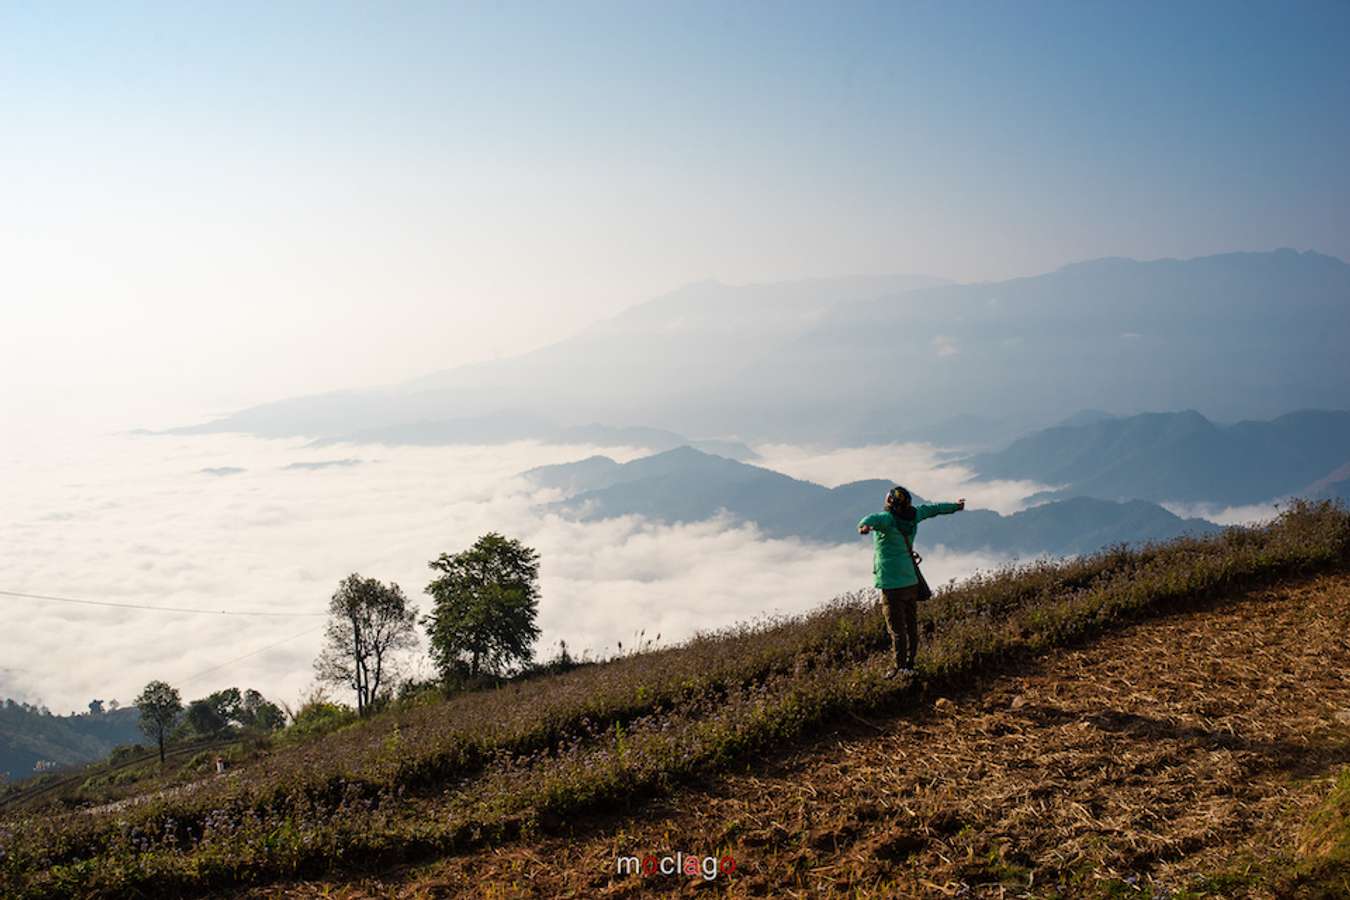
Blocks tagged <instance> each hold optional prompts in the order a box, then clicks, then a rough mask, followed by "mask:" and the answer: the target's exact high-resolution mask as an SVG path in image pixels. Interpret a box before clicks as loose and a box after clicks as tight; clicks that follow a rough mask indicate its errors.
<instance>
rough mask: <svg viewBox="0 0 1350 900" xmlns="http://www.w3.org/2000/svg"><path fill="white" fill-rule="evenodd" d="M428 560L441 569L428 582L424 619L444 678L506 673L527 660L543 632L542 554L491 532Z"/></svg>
mask: <svg viewBox="0 0 1350 900" xmlns="http://www.w3.org/2000/svg"><path fill="white" fill-rule="evenodd" d="M428 565H429V566H430V567H431V568H432V570H434V571H436V572H439V573H441V574H440V575H439V576H438V577H437V578H435V579H434V580H433V581H432V582H431V583H430V584H428V585H427V593H428V594H430V595H431V597H432V599H433V601H434V602H433V605H432V610H431V612H430V613H429V614H428V615H427V616H426V617H425V618H424V619H423V620H422V624H423V625H424V626H425V627H426V629H427V632H428V634H429V635H430V638H431V655H432V658H433V660H434V661H435V663H436V666H437V668H438V669H439V670H440V672H441V675H442V677H443V678H446V679H453V678H454V677H456V676H460V677H463V676H468V677H470V678H476V677H478V676H479V675H480V674H491V675H501V674H503V673H504V672H505V671H506V670H507V669H508V668H509V667H510V666H512V665H514V664H521V663H528V662H529V661H530V660H531V659H532V658H533V656H534V650H533V644H534V642H535V640H536V639H537V638H538V637H539V628H538V627H537V626H536V625H535V618H536V616H537V615H538V611H539V554H538V553H537V552H536V551H534V550H533V549H531V548H529V547H527V546H525V545H524V544H522V543H521V542H520V541H517V540H514V539H511V538H507V537H504V536H502V535H500V534H497V533H496V532H489V533H488V534H485V535H483V536H482V537H480V538H479V539H478V540H477V541H476V542H475V543H474V545H473V546H472V547H470V548H469V549H468V550H465V551H463V552H462V553H456V554H453V555H451V554H447V553H442V554H441V555H440V556H439V557H437V558H436V559H434V560H432V561H431V562H430V563H428Z"/></svg>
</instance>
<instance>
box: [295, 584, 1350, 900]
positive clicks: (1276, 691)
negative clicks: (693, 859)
mask: <svg viewBox="0 0 1350 900" xmlns="http://www.w3.org/2000/svg"><path fill="white" fill-rule="evenodd" d="M1348 634H1350V576H1347V575H1333V576H1323V577H1319V578H1316V579H1314V580H1310V581H1307V582H1306V583H1303V584H1299V585H1295V586H1291V587H1285V588H1273V589H1266V590H1260V591H1255V592H1251V593H1249V594H1248V595H1246V596H1245V597H1244V598H1243V599H1242V600H1241V601H1240V602H1238V603H1237V604H1235V605H1216V606H1215V607H1213V608H1210V609H1205V610H1201V611H1197V612H1192V613H1189V614H1184V615H1178V616H1173V617H1168V618H1164V619H1159V620H1154V621H1151V622H1147V623H1144V624H1140V625H1136V626H1133V627H1131V628H1129V629H1128V630H1126V631H1125V632H1123V633H1119V634H1115V635H1111V636H1107V637H1104V638H1102V639H1100V640H1099V641H1097V642H1095V643H1094V644H1092V645H1090V646H1083V647H1078V648H1075V649H1071V650H1068V651H1067V652H1057V653H1053V654H1047V655H1046V656H1044V657H1043V658H1041V659H1040V660H1037V661H1035V662H1034V663H1030V664H1028V665H1025V666H1024V667H1022V668H1021V669H1020V670H1015V671H1012V672H1010V673H1008V674H1006V675H1004V676H1002V677H995V678H988V679H984V680H981V681H980V682H977V683H975V684H973V685H971V686H969V687H968V688H967V689H966V690H964V691H961V692H956V693H951V694H949V695H945V696H941V697H937V696H932V695H929V696H926V697H925V698H924V700H923V705H922V708H921V709H920V710H916V711H912V712H911V713H910V714H908V715H905V716H899V717H894V718H888V719H879V718H877V717H876V716H873V717H872V718H871V719H869V720H868V721H869V722H870V725H861V724H856V723H855V724H854V725H853V726H851V727H849V728H843V729H839V730H835V731H834V732H833V733H831V734H830V735H829V736H827V737H825V738H823V739H822V740H819V741H816V742H814V743H813V744H811V745H809V746H807V747H805V748H803V749H799V750H798V752H796V753H795V754H794V755H792V756H790V757H788V758H785V759H781V760H779V761H777V762H773V763H770V764H769V765H767V766H765V767H764V768H762V769H761V770H760V771H757V772H754V773H751V774H735V775H727V776H723V777H722V778H721V779H719V780H718V782H717V783H716V784H715V785H713V786H710V787H709V789H708V790H706V791H683V792H680V793H679V794H678V795H676V797H675V798H674V799H673V800H672V801H671V802H670V803H668V804H665V805H663V806H662V808H661V809H660V810H659V811H656V812H655V813H649V814H648V815H646V816H643V817H641V818H637V819H625V820H622V821H619V822H608V823H607V822H599V823H596V824H595V825H594V826H593V827H591V828H589V829H585V830H581V831H579V832H578V833H577V834H576V835H575V837H574V838H573V839H568V838H564V837H556V838H549V839H546V840H543V841H537V842H533V843H529V844H526V845H524V846H520V847H517V848H514V849H504V850H500V851H497V852H495V853H492V854H479V855H474V856H464V857H456V858H451V859H447V860H444V861H442V862H440V863H438V864H436V865H434V866H432V867H429V868H427V869H426V870H424V871H420V872H417V871H409V872H404V873H402V875H401V877H399V878H396V879H391V880H386V881H381V880H373V879H372V880H366V881H363V882H362V881H358V882H354V883H349V884H346V885H344V886H339V885H291V886H288V887H286V888H285V889H279V890H277V891H276V892H274V893H273V894H272V896H286V897H306V896H314V895H317V894H318V893H320V892H322V891H325V890H329V889H335V890H337V893H336V894H335V895H334V896H339V897H344V896H345V897H355V896H367V895H381V896H383V895H396V896H408V897H419V896H438V897H439V896H465V897H468V896H475V895H477V896H491V895H493V894H494V892H495V893H496V895H498V896H538V897H546V896H587V897H589V896H612V897H622V896H638V895H640V894H642V893H643V892H644V891H647V890H650V889H653V888H664V889H666V890H671V891H675V892H683V891H684V890H686V889H689V888H691V887H692V886H693V885H691V884H690V882H689V881H688V880H687V879H668V880H666V881H665V882H664V883H663V882H661V881H659V880H654V879H652V878H646V879H643V878H641V877H638V878H631V877H630V878H619V877H615V875H614V858H615V856H616V855H618V854H620V853H634V852H644V851H650V852H657V853H660V852H665V851H667V850H674V849H676V848H680V849H684V850H687V851H688V852H695V853H713V852H716V853H719V854H722V853H729V854H731V855H733V856H734V857H735V859H736V860H737V864H738V869H739V874H737V875H736V876H734V877H730V878H726V879H724V880H723V881H721V882H720V883H719V884H718V885H716V886H715V887H716V888H717V889H718V890H719V891H720V892H722V893H725V894H727V895H730V896H765V895H773V896H830V895H837V896H845V895H847V896H897V895H899V896H914V895H920V896H943V895H947V896H953V895H962V896H985V897H1002V896H1035V897H1047V896H1056V895H1058V896H1084V895H1099V894H1109V893H1110V892H1111V890H1112V889H1113V888H1115V889H1118V890H1123V891H1125V893H1126V895H1128V894H1133V893H1134V891H1133V889H1132V887H1133V886H1137V887H1140V888H1148V887H1151V888H1152V889H1153V890H1154V891H1155V895H1164V894H1165V893H1167V892H1169V891H1175V890H1178V889H1181V888H1190V889H1193V890H1197V889H1198V890H1203V889H1204V888H1205V885H1206V884H1208V883H1211V882H1206V881H1205V880H1204V879H1205V878H1206V877H1207V876H1210V875H1213V874H1214V873H1219V872H1239V873H1241V872H1243V871H1246V870H1247V869H1248V866H1249V864H1250V863H1252V862H1257V863H1262V862H1265V863H1269V862H1272V861H1274V862H1277V863H1281V864H1284V863H1288V862H1290V861H1291V860H1293V859H1295V858H1296V855H1297V854H1296V844H1297V843H1298V841H1299V835H1300V834H1301V833H1306V832H1305V831H1304V830H1303V829H1302V828H1301V823H1302V822H1303V821H1304V820H1305V819H1306V818H1307V817H1308V816H1309V814H1310V813H1311V811H1312V810H1313V809H1315V808H1316V807H1317V805H1318V804H1319V803H1320V802H1321V801H1322V798H1323V797H1325V796H1326V793H1327V790H1328V785H1329V782H1330V781H1331V780H1332V779H1333V778H1334V777H1335V774H1336V773H1337V771H1338V770H1342V769H1344V767H1346V766H1347V765H1350V725H1347V724H1346V723H1343V722H1341V721H1339V719H1338V713H1340V712H1342V711H1344V710H1347V709H1350V679H1347V677H1346V676H1345V675H1344V674H1343V673H1344V672H1345V670H1346V669H1347V667H1350V644H1347V641H1346V635H1348ZM878 728H880V729H881V730H882V732H883V733H880V734H879V733H878V731H877V729H878ZM1256 871H1260V869H1259V867H1258V869H1257V870H1256ZM1219 885H1220V886H1219V887H1216V888H1214V890H1215V891H1217V893H1216V894H1215V895H1216V896H1241V895H1245V894H1247V893H1251V894H1254V895H1256V896H1267V895H1269V893H1271V892H1272V891H1274V892H1278V893H1282V892H1283V888H1282V887H1281V883H1280V882H1278V881H1275V882H1271V881H1269V880H1266V881H1261V880H1256V879H1255V878H1253V879H1252V880H1251V881H1243V880H1242V879H1241V878H1229V879H1228V880H1226V881H1223V882H1220V883H1219Z"/></svg>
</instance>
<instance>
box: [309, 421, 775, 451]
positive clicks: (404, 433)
mask: <svg viewBox="0 0 1350 900" xmlns="http://www.w3.org/2000/svg"><path fill="white" fill-rule="evenodd" d="M511 441H540V442H543V443H546V444H590V445H593V446H597V447H643V448H646V449H648V450H653V451H656V452H660V451H664V450H671V449H674V448H676V447H684V446H691V447H697V448H699V449H701V450H706V451H708V452H709V453H716V454H717V455H719V456H726V457H730V458H733V459H743V460H749V459H755V458H757V457H758V454H757V453H755V451H754V450H752V449H751V448H750V447H748V446H746V445H745V444H742V443H740V442H739V441H728V440H719V439H709V440H690V439H689V438H686V437H685V436H683V435H680V434H676V433H675V432H673V431H667V430H665V429H664V428H646V427H643V426H627V427H615V426H612V425H601V424H600V423H598V422H592V423H591V424H589V425H574V426H571V427H563V426H561V425H557V424H554V423H553V422H550V421H549V420H547V419H544V418H541V417H539V416H528V415H525V416H510V415H495V416H479V417H475V418H469V419H447V420H441V421H434V422H410V423H408V424H405V425H390V426H386V427H382V428H371V429H368V430H366V431H357V432H353V433H351V434H345V435H340V436H337V437H328V438H319V439H317V440H314V441H311V442H310V445H309V446H311V447H327V446H332V445H334V444H386V445H392V446H424V447H425V446H432V447H439V446H452V445H456V444H500V443H509V442H511Z"/></svg>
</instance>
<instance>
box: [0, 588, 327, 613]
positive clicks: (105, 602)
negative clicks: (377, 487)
mask: <svg viewBox="0 0 1350 900" xmlns="http://www.w3.org/2000/svg"><path fill="white" fill-rule="evenodd" d="M0 596H4V597H17V598H19V599H22V600H49V601H51V602H53V603H78V604H80V605H81V606H110V607H112V608H114V609H141V610H149V611H151V612H176V613H196V614H197V615H205V616H267V617H269V618H279V619H282V618H285V619H293V618H296V617H298V616H305V617H309V616H326V615H328V613H321V612H264V611H249V610H234V609H194V608H192V607H188V606H150V605H148V604H144V603H115V602H113V601H111V600H80V599H77V598H75V597H52V596H49V595H47V594H26V593H23V592H22V591H0Z"/></svg>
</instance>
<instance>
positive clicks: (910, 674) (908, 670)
mask: <svg viewBox="0 0 1350 900" xmlns="http://www.w3.org/2000/svg"><path fill="white" fill-rule="evenodd" d="M895 671H896V674H897V675H899V676H900V677H902V678H908V679H910V680H911V681H912V680H914V676H915V674H917V673H916V672H915V671H914V668H913V667H912V666H905V667H904V668H903V669H896V670H895Z"/></svg>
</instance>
